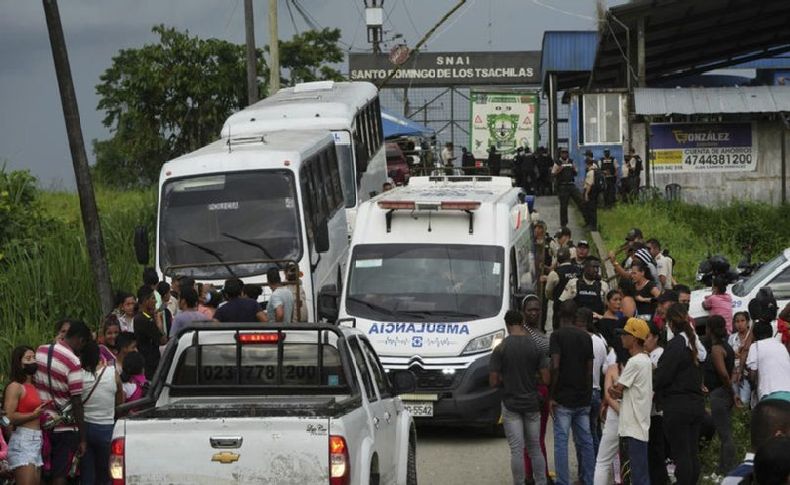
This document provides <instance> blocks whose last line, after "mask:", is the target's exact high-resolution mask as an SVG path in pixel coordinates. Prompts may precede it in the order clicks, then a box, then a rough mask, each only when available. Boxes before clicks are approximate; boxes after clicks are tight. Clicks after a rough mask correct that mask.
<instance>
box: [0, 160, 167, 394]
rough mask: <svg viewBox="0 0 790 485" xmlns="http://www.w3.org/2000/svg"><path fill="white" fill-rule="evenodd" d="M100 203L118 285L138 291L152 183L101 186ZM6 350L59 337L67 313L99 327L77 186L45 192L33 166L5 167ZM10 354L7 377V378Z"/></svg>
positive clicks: (0, 193) (2, 348)
mask: <svg viewBox="0 0 790 485" xmlns="http://www.w3.org/2000/svg"><path fill="white" fill-rule="evenodd" d="M96 198H97V203H98V205H99V212H100V217H101V222H102V230H103V233H104V243H105V245H106V248H107V255H108V258H109V265H110V273H111V275H112V283H113V289H124V290H127V291H136V289H137V287H138V286H139V285H140V279H141V274H142V268H141V267H140V265H138V264H137V261H136V260H135V257H134V249H133V246H132V241H133V236H134V227H135V226H136V225H140V224H144V225H148V226H149V228H153V225H154V218H155V212H156V211H155V207H156V205H155V200H156V194H155V192H154V190H153V189H150V190H149V189H146V190H134V191H118V190H111V189H107V188H103V187H98V188H97V193H96ZM0 295H2V296H3V297H2V298H1V299H0V325H1V326H2V331H0V355H2V356H8V355H11V349H12V348H13V347H15V346H17V345H21V344H26V345H30V346H33V347H35V346H37V345H39V344H41V343H43V342H47V341H50V340H51V339H52V338H53V336H54V324H55V321H57V320H58V319H59V318H61V317H67V316H68V317H71V318H80V319H83V320H85V322H86V323H88V324H89V325H90V326H91V327H92V328H98V325H99V320H100V317H101V311H100V306H99V300H98V297H97V294H96V290H95V287H94V285H93V277H92V275H91V269H90V263H89V260H88V254H87V250H86V247H85V235H84V232H83V229H82V223H81V218H80V209H79V201H78V199H77V194H76V193H66V192H43V191H40V190H38V189H37V188H36V179H35V178H34V177H33V176H31V175H30V174H29V173H28V172H26V171H6V170H5V169H4V168H3V167H2V166H0ZM7 360H8V359H7V358H2V359H0V382H2V383H5V382H7V370H8V362H7Z"/></svg>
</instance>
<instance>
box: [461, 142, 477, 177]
mask: <svg viewBox="0 0 790 485" xmlns="http://www.w3.org/2000/svg"><path fill="white" fill-rule="evenodd" d="M461 167H463V169H464V175H469V174H471V173H472V171H473V170H474V168H475V157H474V155H472V153H471V152H469V150H467V149H466V147H461Z"/></svg>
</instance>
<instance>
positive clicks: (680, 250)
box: [598, 200, 790, 287]
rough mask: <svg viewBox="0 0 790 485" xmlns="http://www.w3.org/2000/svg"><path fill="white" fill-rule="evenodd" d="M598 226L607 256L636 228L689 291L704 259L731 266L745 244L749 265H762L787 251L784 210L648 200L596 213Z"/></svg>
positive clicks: (788, 223) (788, 210)
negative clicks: (663, 252) (717, 258)
mask: <svg viewBox="0 0 790 485" xmlns="http://www.w3.org/2000/svg"><path fill="white" fill-rule="evenodd" d="M598 221H599V225H600V230H601V236H602V237H603V239H604V241H605V243H606V247H607V249H608V250H610V251H611V250H615V249H616V248H618V247H620V245H622V244H623V242H624V237H625V235H626V233H627V232H628V230H629V229H631V228H633V227H638V228H640V229H641V230H642V232H643V233H644V236H645V238H646V239H649V238H653V237H654V238H656V239H658V240H659V241H660V242H661V246H662V248H664V249H669V253H670V255H671V256H672V257H673V258H674V259H675V278H676V279H677V280H678V281H679V282H681V283H685V284H688V285H690V286H692V287H694V285H695V283H696V282H695V275H696V272H697V266H698V265H699V263H700V261H701V260H702V259H703V258H705V257H706V256H707V255H709V254H721V255H723V256H725V257H726V258H727V259H728V260H729V261H730V264H731V265H733V266H735V265H737V264H738V262H739V261H740V260H741V257H742V256H741V251H742V248H743V247H744V246H746V245H751V247H752V250H753V257H752V261H753V262H757V261H767V260H769V259H771V258H773V257H774V256H776V255H777V253H779V251H781V250H783V249H785V248H786V247H788V246H790V207H787V206H784V207H783V206H779V207H772V206H769V205H767V204H758V203H732V204H730V205H728V206H726V207H722V208H717V209H711V208H706V207H701V206H697V205H691V204H684V203H681V202H666V201H663V200H652V201H647V202H639V203H634V204H618V205H616V206H615V207H614V208H612V209H609V210H601V211H600V212H599V215H598Z"/></svg>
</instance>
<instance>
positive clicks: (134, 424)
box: [110, 324, 417, 485]
mask: <svg viewBox="0 0 790 485" xmlns="http://www.w3.org/2000/svg"><path fill="white" fill-rule="evenodd" d="M414 386H415V378H414V376H413V375H412V374H411V373H408V372H403V371H399V372H393V373H390V374H389V375H388V374H387V373H386V372H385V370H384V368H383V367H382V365H381V363H380V362H379V359H378V357H377V356H376V353H375V352H374V351H373V348H372V347H371V345H370V343H369V342H368V339H367V338H366V336H365V335H364V334H363V333H362V332H361V331H358V330H356V329H353V328H342V327H337V326H329V325H287V326H284V325H273V324H265V325H260V324H230V325H229V324H223V325H222V326H221V327H220V326H217V325H213V324H196V325H195V326H194V327H189V328H187V329H184V330H183V331H182V332H180V334H179V335H178V336H177V337H176V338H174V339H173V340H172V341H171V342H170V343H169V344H168V346H167V347H166V348H165V351H164V355H163V358H162V362H161V363H160V366H159V368H158V370H157V372H156V375H155V376H154V379H153V381H152V384H151V388H150V389H149V392H148V394H147V396H146V398H145V399H143V400H141V401H137V402H136V403H130V404H128V405H125V406H122V407H121V408H119V410H120V411H121V412H128V413H129V414H128V416H127V417H125V418H122V419H119V420H118V422H117V423H116V425H115V430H114V432H113V439H112V445H111V456H110V474H111V476H112V479H113V484H116V485H117V484H156V485H162V484H176V483H184V484H186V483H189V484H212V485H216V484H253V483H254V484H294V485H296V484H299V485H306V484H322V485H349V484H363V485H367V484H371V485H375V484H404V485H413V484H416V483H417V470H416V444H417V443H416V433H415V428H414V421H413V419H412V417H411V415H410V414H409V412H408V411H407V410H405V409H404V407H403V403H402V402H401V400H400V398H398V393H400V392H410V391H411V390H413V388H414Z"/></svg>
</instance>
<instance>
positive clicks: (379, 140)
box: [371, 96, 384, 153]
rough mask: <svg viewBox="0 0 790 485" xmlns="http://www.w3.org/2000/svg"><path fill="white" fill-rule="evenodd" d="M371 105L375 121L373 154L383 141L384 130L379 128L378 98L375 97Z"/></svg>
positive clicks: (379, 108) (379, 105)
mask: <svg viewBox="0 0 790 485" xmlns="http://www.w3.org/2000/svg"><path fill="white" fill-rule="evenodd" d="M371 105H372V106H373V115H374V119H375V120H376V149H375V150H373V153H376V152H377V151H378V149H379V147H381V144H382V143H383V140H384V128H383V127H382V126H381V104H380V102H379V98H378V96H376V99H374V100H373V102H372V103H371Z"/></svg>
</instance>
